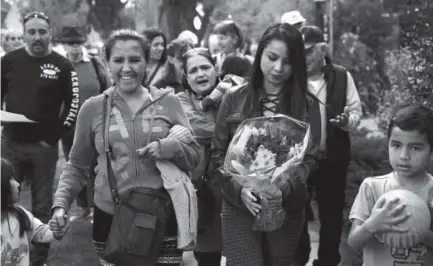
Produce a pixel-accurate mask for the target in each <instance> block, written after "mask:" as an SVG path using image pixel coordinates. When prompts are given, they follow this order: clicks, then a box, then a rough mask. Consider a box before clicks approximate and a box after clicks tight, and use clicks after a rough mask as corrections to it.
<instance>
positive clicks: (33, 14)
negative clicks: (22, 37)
mask: <svg viewBox="0 0 433 266" xmlns="http://www.w3.org/2000/svg"><path fill="white" fill-rule="evenodd" d="M32 18H40V19H43V20H45V21H46V22H47V23H48V25H50V19H49V18H48V17H47V15H45V14H44V13H42V12H31V13H29V14H27V15H26V16H25V17H24V18H23V24H26V23H27V21H29V20H30V19H32Z"/></svg>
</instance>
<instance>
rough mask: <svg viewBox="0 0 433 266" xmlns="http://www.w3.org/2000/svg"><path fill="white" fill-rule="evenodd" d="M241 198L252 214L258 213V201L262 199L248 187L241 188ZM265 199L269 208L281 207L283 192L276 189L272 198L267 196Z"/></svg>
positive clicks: (259, 205) (260, 208)
mask: <svg viewBox="0 0 433 266" xmlns="http://www.w3.org/2000/svg"><path fill="white" fill-rule="evenodd" d="M241 200H242V203H243V204H244V205H245V207H246V208H247V210H248V211H249V212H250V213H251V214H252V215H253V216H257V215H258V214H260V211H261V210H262V205H261V204H260V202H261V201H262V199H261V198H259V195H257V194H255V193H253V192H252V191H251V190H250V189H249V188H246V187H244V188H242V190H241ZM266 200H267V202H268V207H269V208H282V206H283V194H282V192H281V190H278V191H277V193H275V195H274V196H273V197H272V198H270V199H268V198H267V199H266Z"/></svg>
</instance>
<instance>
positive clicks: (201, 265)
mask: <svg viewBox="0 0 433 266" xmlns="http://www.w3.org/2000/svg"><path fill="white" fill-rule="evenodd" d="M194 257H195V260H196V261H197V263H198V266H220V265H221V252H197V251H194Z"/></svg>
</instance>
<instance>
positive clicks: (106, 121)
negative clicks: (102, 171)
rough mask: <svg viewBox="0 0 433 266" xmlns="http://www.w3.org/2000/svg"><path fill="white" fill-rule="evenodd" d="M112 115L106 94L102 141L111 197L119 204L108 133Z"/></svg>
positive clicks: (103, 106)
mask: <svg viewBox="0 0 433 266" xmlns="http://www.w3.org/2000/svg"><path fill="white" fill-rule="evenodd" d="M110 113H111V100H109V96H108V95H106V94H104V101H103V103H102V141H103V143H104V149H105V156H106V163H107V178H108V184H109V185H110V191H111V197H112V198H113V201H114V202H115V203H117V204H118V203H119V202H120V199H119V192H118V191H117V183H116V179H115V178H114V172H113V168H112V167H111V160H110V153H111V150H110V146H109V145H108V137H107V136H108V132H109V127H110V115H109V114H110Z"/></svg>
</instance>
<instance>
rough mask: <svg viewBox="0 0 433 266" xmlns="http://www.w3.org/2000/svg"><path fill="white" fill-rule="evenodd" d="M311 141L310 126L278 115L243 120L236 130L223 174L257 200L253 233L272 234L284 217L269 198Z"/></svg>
mask: <svg viewBox="0 0 433 266" xmlns="http://www.w3.org/2000/svg"><path fill="white" fill-rule="evenodd" d="M309 139H310V126H309V124H307V123H305V122H302V121H299V120H297V119H294V118H291V117H288V116H285V115H277V116H271V117H258V118H252V119H247V120H245V121H243V122H242V123H241V124H240V125H239V127H238V129H237V130H236V132H235V134H234V137H233V139H232V141H231V142H230V145H229V148H228V150H227V154H226V157H225V161H224V171H225V172H226V174H229V175H231V176H232V178H234V179H235V180H236V181H237V182H239V184H241V185H242V186H243V187H246V188H248V189H250V190H251V191H252V192H253V193H255V194H256V195H258V196H259V197H260V204H261V206H262V210H261V211H260V213H259V214H258V215H257V216H256V220H255V221H254V224H253V230H256V231H274V230H276V229H278V228H280V227H281V226H282V225H283V223H284V220H285V218H286V212H285V211H284V209H283V208H282V206H281V207H270V206H269V204H268V203H269V202H268V199H272V198H273V197H274V196H275V195H276V193H278V192H279V190H280V188H281V187H282V186H285V185H287V183H288V182H289V178H290V177H291V174H289V173H293V172H294V171H296V168H297V167H298V166H299V161H302V159H303V157H304V155H305V152H306V150H307V146H308V142H309Z"/></svg>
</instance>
